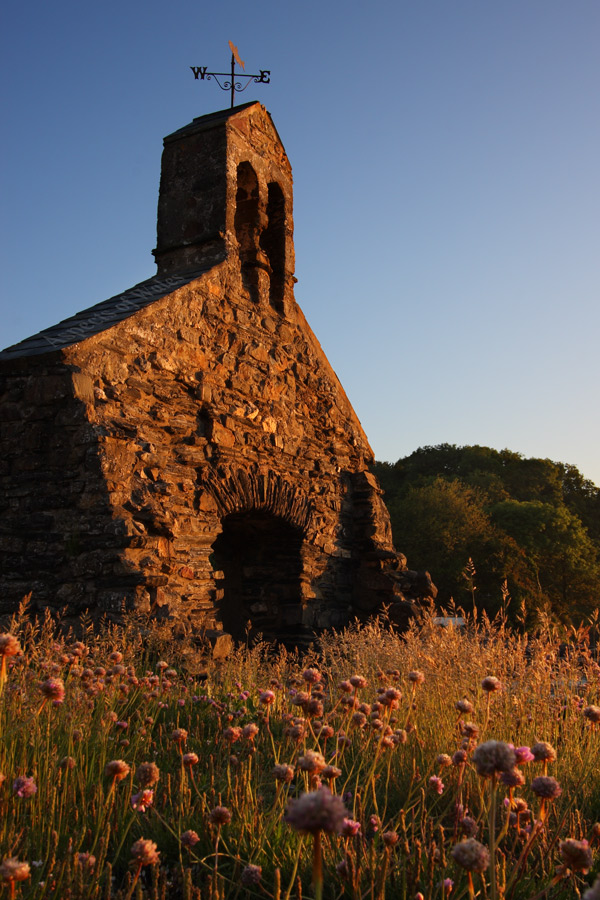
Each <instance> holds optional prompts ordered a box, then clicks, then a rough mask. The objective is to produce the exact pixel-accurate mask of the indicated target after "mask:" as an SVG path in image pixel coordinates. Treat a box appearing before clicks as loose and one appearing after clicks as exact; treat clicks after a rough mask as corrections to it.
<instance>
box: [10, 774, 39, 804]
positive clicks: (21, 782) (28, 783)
mask: <svg viewBox="0 0 600 900" xmlns="http://www.w3.org/2000/svg"><path fill="white" fill-rule="evenodd" d="M13 794H14V795H15V797H20V798H21V799H22V800H28V799H29V798H30V797H33V795H34V794H37V785H36V783H35V781H34V780H33V778H28V777H27V776H26V775H19V777H18V778H15V780H14V782H13Z"/></svg>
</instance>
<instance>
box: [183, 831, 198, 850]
mask: <svg viewBox="0 0 600 900" xmlns="http://www.w3.org/2000/svg"><path fill="white" fill-rule="evenodd" d="M199 840H200V838H199V837H198V833H197V832H196V831H191V830H190V831H184V832H183V834H182V835H181V843H182V844H183V846H184V847H187V848H188V850H191V849H192V847H195V846H196V844H197V843H198V841H199Z"/></svg>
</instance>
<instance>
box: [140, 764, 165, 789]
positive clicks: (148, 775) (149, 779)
mask: <svg viewBox="0 0 600 900" xmlns="http://www.w3.org/2000/svg"><path fill="white" fill-rule="evenodd" d="M135 777H136V779H137V781H138V782H139V783H140V784H141V785H142V787H152V786H153V785H155V784H156V783H157V781H158V779H159V778H160V770H159V768H158V766H157V765H156V763H153V762H145V763H140V765H139V766H138V767H137V770H136V773H135Z"/></svg>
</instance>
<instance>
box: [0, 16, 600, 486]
mask: <svg viewBox="0 0 600 900" xmlns="http://www.w3.org/2000/svg"><path fill="white" fill-rule="evenodd" d="M230 39H231V40H232V41H233V42H234V43H235V44H237V46H238V47H239V51H240V55H241V57H242V59H243V60H245V61H246V67H247V70H248V71H250V72H258V70H259V69H261V68H264V69H270V70H271V78H272V83H271V84H270V85H267V86H265V85H251V86H250V87H249V88H248V90H247V91H246V92H245V93H244V94H240V95H239V102H245V101H247V100H260V101H261V102H263V103H264V104H265V105H266V107H267V109H268V110H269V111H270V112H271V114H272V116H273V119H274V121H275V124H276V126H277V129H278V131H279V134H280V136H281V138H282V140H283V142H284V144H285V147H286V150H287V153H288V156H289V158H290V161H291V163H292V167H293V170H294V190H295V235H296V275H297V277H298V279H299V282H298V285H297V287H296V299H297V300H298V302H299V303H300V305H301V306H302V308H303V310H304V312H305V314H306V316H307V318H308V321H309V322H310V324H311V326H312V328H313V330H314V331H315V333H316V335H317V337H318V338H319V340H320V342H321V344H322V346H323V348H324V350H325V352H326V353H327V355H328V357H329V359H330V361H331V363H332V365H333V367H334V368H335V370H336V372H337V374H338V376H339V378H340V380H341V382H342V384H343V385H344V388H345V389H346V393H347V394H348V396H349V398H350V400H351V402H352V403H353V405H354V408H355V409H356V412H357V414H358V416H359V417H360V419H361V421H362V424H363V426H364V428H365V431H366V432H367V435H368V436H369V439H370V441H371V444H372V446H373V449H374V451H375V454H376V456H377V458H378V459H383V460H389V461H395V460H396V459H398V458H399V457H402V456H405V455H407V454H409V453H411V452H412V451H413V450H415V449H416V448H417V447H419V446H424V445H430V444H439V443H443V442H448V443H454V444H475V443H478V444H483V445H488V446H491V447H496V448H497V449H502V448H504V447H508V448H509V449H511V450H514V451H517V452H520V453H522V454H524V455H525V456H541V457H549V458H551V459H554V460H557V461H562V462H567V463H573V464H575V465H576V466H578V468H579V469H580V470H581V472H582V473H583V474H584V475H585V476H586V477H588V478H591V479H592V480H593V481H594V482H595V483H596V484H597V485H600V450H599V447H600V403H599V400H598V393H599V391H598V389H599V385H600V340H599V338H600V304H599V302H598V301H599V293H600V291H599V284H600V179H599V165H600V115H599V112H600V110H599V102H598V97H599V95H600V90H599V89H600V54H599V52H598V46H599V39H600V3H598V0H571V2H567V0H497V2H495V3H493V2H489V0H410V2H409V0H390V2H384V0H371V2H369V3H366V2H357V3H355V4H351V3H349V2H348V0H344V2H342V0H320V2H315V0H302V2H300V0H298V2H295V3H293V2H285V0H261V2H254V3H249V2H247V0H245V2H243V3H242V2H239V0H230V2H228V3H221V2H217V0H214V2H211V3H208V2H201V0H194V2H192V0H174V2H170V3H168V2H166V0H119V2H115V0H103V2H102V3H91V2H89V0H88V2H85V0H84V2H82V0H78V2H75V0H53V2H41V0H33V2H31V0H19V2H17V0H5V3H4V15H3V22H2V36H1V38H0V42H1V43H0V67H1V79H2V80H1V88H0V89H1V91H2V95H3V96H2V99H3V116H2V126H1V127H2V132H3V133H2V166H1V167H0V172H1V184H0V189H1V196H2V207H1V213H0V215H1V219H2V230H1V233H0V247H1V254H2V260H1V266H0V271H1V274H2V290H1V309H0V346H2V347H5V346H8V345H9V344H13V343H15V342H17V341H18V340H21V339H22V338H24V337H27V336H29V335H30V334H33V333H35V332H37V331H39V330H40V329H42V328H44V327H46V326H48V325H51V324H54V323H56V322H58V321H60V320H61V319H63V318H65V317H67V316H69V315H72V314H74V313H75V312H77V311H79V310H81V309H84V308H86V307H87V306H91V305H93V304H94V303H98V302H100V301H102V300H105V299H107V298H108V297H111V296H113V295H114V294H117V293H120V292H121V291H123V290H125V289H127V288H128V287H131V286H132V285H134V284H136V283H137V282H139V281H142V280H143V279H145V278H149V277H150V276H152V275H153V274H154V273H155V267H154V262H153V258H152V255H151V252H150V251H151V250H152V248H153V247H154V246H155V242H156V230H155V229H156V203H157V197H158V180H159V173H160V155H161V151H162V138H163V136H164V135H166V134H169V133H170V132H172V131H174V130H175V129H177V128H179V127H181V126H182V125H185V124H187V123H188V122H190V121H191V120H192V119H193V118H194V117H195V116H198V115H203V114H205V113H208V112H212V111H214V110H217V109H222V108H224V107H226V106H228V105H229V97H228V94H225V93H221V91H219V89H218V88H217V87H216V85H215V84H214V83H207V82H200V81H194V78H193V75H192V73H191V71H190V69H189V66H190V65H206V66H208V68H209V70H213V71H215V70H216V71H224V70H225V69H226V68H227V67H228V64H229V49H228V46H227V43H228V40H230Z"/></svg>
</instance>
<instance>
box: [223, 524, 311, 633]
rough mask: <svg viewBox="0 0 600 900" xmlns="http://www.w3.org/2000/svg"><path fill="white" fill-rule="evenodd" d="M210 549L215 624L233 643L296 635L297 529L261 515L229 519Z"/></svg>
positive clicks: (299, 545)
mask: <svg viewBox="0 0 600 900" xmlns="http://www.w3.org/2000/svg"><path fill="white" fill-rule="evenodd" d="M221 525H222V528H223V530H222V532H221V533H220V534H219V536H218V537H217V539H216V541H215V542H214V544H213V553H212V557H211V560H212V563H213V567H214V569H215V570H216V571H217V572H220V573H221V574H222V580H221V581H220V583H219V584H218V587H219V588H220V593H221V600H220V601H219V605H218V614H219V618H220V620H221V622H222V624H223V628H224V629H225V631H227V632H229V634H231V635H232V636H233V637H234V638H235V639H236V640H242V639H243V638H244V637H245V634H246V629H247V627H248V623H250V632H251V635H252V634H257V633H261V634H263V635H264V636H265V637H267V638H269V639H280V640H284V641H287V640H289V639H293V637H294V635H295V634H297V633H299V632H300V631H302V626H301V619H302V606H301V574H302V545H303V541H304V534H303V531H302V529H301V528H299V527H297V526H294V525H291V524H290V523H289V522H287V521H285V519H282V518H280V517H279V516H275V515H273V514H272V513H270V512H268V511H265V510H256V509H253V510H248V511H246V512H238V513H231V514H230V515H227V516H225V517H224V518H223V519H222V521H221Z"/></svg>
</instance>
